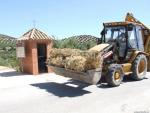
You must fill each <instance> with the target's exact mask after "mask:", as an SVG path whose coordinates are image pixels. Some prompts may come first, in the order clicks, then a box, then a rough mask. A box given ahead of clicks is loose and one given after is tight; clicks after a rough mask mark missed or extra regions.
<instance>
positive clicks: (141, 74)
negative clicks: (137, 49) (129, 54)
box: [131, 54, 147, 80]
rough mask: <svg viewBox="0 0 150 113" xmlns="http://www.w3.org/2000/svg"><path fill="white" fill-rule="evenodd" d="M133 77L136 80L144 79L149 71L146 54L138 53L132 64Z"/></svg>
mask: <svg viewBox="0 0 150 113" xmlns="http://www.w3.org/2000/svg"><path fill="white" fill-rule="evenodd" d="M132 72H133V73H132V74H131V78H132V79H134V80H142V79H144V78H145V75H146V72H147V58H146V56H145V55H143V54H140V55H138V56H137V57H136V58H135V60H134V62H133V64H132Z"/></svg>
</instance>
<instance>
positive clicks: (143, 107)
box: [0, 69, 150, 113]
mask: <svg viewBox="0 0 150 113" xmlns="http://www.w3.org/2000/svg"><path fill="white" fill-rule="evenodd" d="M149 75H150V73H147V78H146V79H144V80H142V81H138V82H135V81H134V82H133V81H131V80H129V79H126V80H125V81H124V83H123V84H121V86H119V87H115V88H109V87H107V86H106V85H105V84H99V85H97V86H95V85H88V84H84V83H81V82H78V81H74V80H71V79H68V78H64V77H61V76H58V75H55V74H42V75H40V76H32V75H25V74H19V73H16V72H15V71H13V70H9V71H8V70H6V69H5V70H3V71H2V70H1V71H0V113H150V76H149Z"/></svg>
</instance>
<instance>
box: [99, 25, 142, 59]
mask: <svg viewBox="0 0 150 113" xmlns="http://www.w3.org/2000/svg"><path fill="white" fill-rule="evenodd" d="M101 35H102V38H101V39H102V40H101V42H102V43H109V44H110V45H113V52H114V53H116V54H117V56H118V58H119V59H125V58H126V57H127V55H128V52H130V51H131V50H136V51H142V52H143V51H144V45H143V38H142V26H140V25H139V24H135V23H132V22H113V23H104V29H103V31H102V32H101Z"/></svg>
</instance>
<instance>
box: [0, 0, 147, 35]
mask: <svg viewBox="0 0 150 113" xmlns="http://www.w3.org/2000/svg"><path fill="white" fill-rule="evenodd" d="M149 4H150V1H149V0H0V33H1V34H7V35H10V36H14V37H16V38H17V37H20V36H21V35H22V34H23V33H25V32H26V31H28V30H29V29H31V28H33V26H34V25H33V21H34V20H35V21H36V27H37V28H38V29H40V30H42V31H44V32H45V33H47V34H48V35H54V36H56V37H57V38H65V37H70V36H74V35H83V34H89V35H94V36H98V37H100V31H101V30H102V23H103V22H109V21H123V20H124V17H125V15H126V13H127V12H132V13H133V14H134V16H135V17H136V18H137V19H139V20H140V21H142V22H143V23H145V25H147V26H150V13H149V11H150V6H149Z"/></svg>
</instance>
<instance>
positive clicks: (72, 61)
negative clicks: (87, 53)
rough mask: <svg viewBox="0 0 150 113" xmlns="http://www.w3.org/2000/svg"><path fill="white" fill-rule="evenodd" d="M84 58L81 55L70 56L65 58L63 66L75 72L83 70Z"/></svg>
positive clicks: (84, 65)
mask: <svg viewBox="0 0 150 113" xmlns="http://www.w3.org/2000/svg"><path fill="white" fill-rule="evenodd" d="M85 67H86V59H85V58H84V57H82V56H72V57H68V58H66V63H65V68H66V69H70V70H75V71H77V72H81V71H85Z"/></svg>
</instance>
